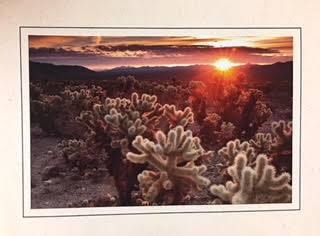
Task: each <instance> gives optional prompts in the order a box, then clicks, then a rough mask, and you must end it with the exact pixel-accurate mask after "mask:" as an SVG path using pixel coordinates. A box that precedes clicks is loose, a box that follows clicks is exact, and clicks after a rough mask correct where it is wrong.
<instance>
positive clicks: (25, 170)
mask: <svg viewBox="0 0 320 236" xmlns="http://www.w3.org/2000/svg"><path fill="white" fill-rule="evenodd" d="M19 33H20V69H21V78H20V79H21V109H22V114H21V115H22V160H21V170H22V178H23V179H22V188H23V189H22V192H23V196H22V205H23V206H22V208H23V214H22V215H23V217H58V216H59V217H60V216H61V217H63V216H91V215H94V216H97V215H130V214H165V213H208V212H216V213H218V212H219V213H221V212H249V211H290V210H300V208H301V199H300V196H301V194H300V191H301V173H300V170H301V166H300V165H301V150H300V149H301V134H300V132H301V81H302V78H301V40H302V39H301V35H302V32H301V28H299V27H288V28H286V27H261V28H250V27H248V28H247V27H230V28H188V27H183V28H170V27H162V28H161V27H158V28H148V27H146V28H144V27H137V28H131V27H107V28H98V27H92V28H90V27H88V28H86V27H20V30H19ZM29 35H52V36H53V35H55V36H197V37H239V36H257V37H281V36H289V37H290V36H292V37H293V134H294V135H293V160H292V161H293V163H292V176H293V179H292V185H293V196H292V203H289V204H250V205H183V206H182V205H181V206H139V207H133V206H132V207H95V208H57V209H56V208H55V209H31V178H30V176H31V160H30V157H31V155H30V154H31V149H30V148H31V147H30V110H29V109H30V106H29V45H28V36H29Z"/></svg>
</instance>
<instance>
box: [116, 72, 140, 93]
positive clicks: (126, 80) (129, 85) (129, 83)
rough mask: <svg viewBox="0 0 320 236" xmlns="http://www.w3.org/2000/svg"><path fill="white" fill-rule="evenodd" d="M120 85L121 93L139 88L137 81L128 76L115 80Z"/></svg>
mask: <svg viewBox="0 0 320 236" xmlns="http://www.w3.org/2000/svg"><path fill="white" fill-rule="evenodd" d="M116 80H117V81H118V82H119V83H120V84H121V88H122V90H123V91H125V92H128V91H129V90H132V89H135V88H139V81H138V80H136V79H135V78H134V76H132V75H129V76H127V77H125V76H120V77H118V78H117V79H116Z"/></svg>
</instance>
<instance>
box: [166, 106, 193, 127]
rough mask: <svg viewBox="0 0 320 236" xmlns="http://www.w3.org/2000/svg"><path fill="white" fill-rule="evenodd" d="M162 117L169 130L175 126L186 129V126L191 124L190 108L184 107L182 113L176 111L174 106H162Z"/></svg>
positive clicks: (191, 114)
mask: <svg viewBox="0 0 320 236" xmlns="http://www.w3.org/2000/svg"><path fill="white" fill-rule="evenodd" d="M163 114H164V116H165V117H166V118H167V120H168V122H169V124H170V128H173V127H176V126H183V127H186V126H187V125H188V124H190V123H193V122H194V120H193V113H192V111H191V109H190V107H186V108H185V109H184V110H183V111H181V110H177V108H176V106H175V105H168V104H165V105H164V113H163Z"/></svg>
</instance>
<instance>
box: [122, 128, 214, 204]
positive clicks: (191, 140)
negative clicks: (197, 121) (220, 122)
mask: <svg viewBox="0 0 320 236" xmlns="http://www.w3.org/2000/svg"><path fill="white" fill-rule="evenodd" d="M155 138H156V143H154V142H152V141H150V140H148V139H143V137H142V136H137V137H136V138H135V140H134V141H133V143H132V145H133V146H134V147H135V148H136V149H137V150H138V151H139V152H140V153H139V154H136V153H132V152H129V153H128V154H127V159H128V160H130V161H132V162H133V163H140V164H143V163H146V162H147V163H149V164H150V165H151V166H152V167H153V168H154V169H155V171H152V170H150V171H147V170H145V171H143V172H142V173H141V174H139V175H138V181H139V182H140V187H141V189H142V191H143V193H144V197H145V199H146V200H148V201H154V200H155V199H156V198H157V197H158V195H159V194H160V193H161V192H162V190H172V189H174V188H175V189H176V190H178V189H179V190H181V188H187V190H190V189H191V188H192V187H196V188H198V189H200V188H202V187H205V186H207V185H208V184H209V182H210V181H209V180H208V179H207V178H205V177H203V176H202V174H203V173H204V172H205V171H206V166H205V165H200V166H196V165H195V164H194V161H196V160H197V159H198V158H200V157H202V156H206V155H212V153H211V152H206V151H205V150H204V149H203V148H202V147H201V145H200V139H199V138H197V137H193V136H192V132H191V131H184V129H183V127H182V126H178V127H176V128H175V129H172V130H170V131H169V132H168V135H165V134H164V133H163V132H162V131H158V132H157V133H156V135H155Z"/></svg>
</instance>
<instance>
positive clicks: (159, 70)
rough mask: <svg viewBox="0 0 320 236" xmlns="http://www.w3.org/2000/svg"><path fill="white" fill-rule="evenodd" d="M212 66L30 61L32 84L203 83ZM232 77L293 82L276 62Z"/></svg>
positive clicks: (286, 66)
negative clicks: (123, 79) (103, 66)
mask: <svg viewBox="0 0 320 236" xmlns="http://www.w3.org/2000/svg"><path fill="white" fill-rule="evenodd" d="M218 73H220V75H221V72H219V71H217V70H216V69H215V67H214V66H212V65H190V66H174V67H168V66H155V67H151V66H144V67H116V68H113V69H110V70H105V71H98V72H97V71H93V70H90V69H88V68H86V67H83V66H70V65H54V64H50V63H39V62H33V61H30V79H31V80H90V79H115V78H117V77H119V76H128V75H132V76H134V77H135V78H137V79H139V80H149V79H151V80H161V79H177V80H184V79H187V80H191V79H193V80H205V79H207V78H212V77H216V76H218ZM232 73H234V74H235V75H237V76H239V75H244V76H245V77H246V78H247V79H248V80H270V81H275V80H287V81H292V78H293V62H292V61H289V62H277V63H274V64H269V65H257V64H245V65H241V66H236V67H234V68H232Z"/></svg>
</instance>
